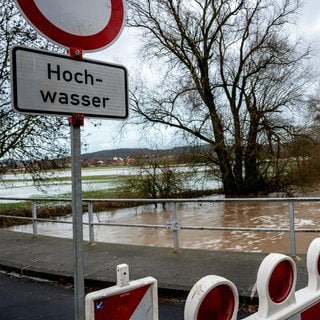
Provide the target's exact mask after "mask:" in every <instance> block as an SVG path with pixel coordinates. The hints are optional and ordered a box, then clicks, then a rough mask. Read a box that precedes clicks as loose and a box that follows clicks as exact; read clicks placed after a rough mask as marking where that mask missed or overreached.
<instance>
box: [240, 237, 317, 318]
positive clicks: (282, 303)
mask: <svg viewBox="0 0 320 320" xmlns="http://www.w3.org/2000/svg"><path fill="white" fill-rule="evenodd" d="M307 270H308V286H307V287H305V288H303V289H301V290H299V291H297V292H295V284H296V277H297V271H296V265H295V263H294V261H293V260H292V259H291V258H290V257H287V256H285V255H281V254H275V253H273V254H270V255H268V256H267V257H266V258H265V259H264V260H263V262H262V263H261V265H260V268H259V271H258V277H257V289H258V295H259V308H258V312H257V313H255V314H253V315H251V316H249V317H247V318H246V319H250V320H262V319H269V320H317V319H320V238H317V239H315V240H313V241H312V243H311V244H310V246H309V249H308V253H307Z"/></svg>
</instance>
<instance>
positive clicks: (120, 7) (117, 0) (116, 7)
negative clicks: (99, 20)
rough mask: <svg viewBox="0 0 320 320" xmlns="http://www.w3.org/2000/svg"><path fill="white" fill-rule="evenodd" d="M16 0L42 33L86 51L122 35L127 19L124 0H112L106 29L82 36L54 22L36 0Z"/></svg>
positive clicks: (99, 47) (103, 46)
mask: <svg viewBox="0 0 320 320" xmlns="http://www.w3.org/2000/svg"><path fill="white" fill-rule="evenodd" d="M16 2H17V4H18V6H19V7H20V9H21V11H22V12H23V14H24V15H25V17H26V18H27V19H28V20H29V21H30V23H31V24H32V25H33V26H34V27H35V28H36V29H38V31H39V32H40V33H42V34H44V35H45V36H46V37H48V38H49V39H50V40H52V41H54V42H56V43H58V44H61V45H62V46H64V47H68V48H72V47H76V48H80V49H82V50H85V51H94V50H97V49H102V48H105V47H107V46H108V45H110V44H111V43H112V42H113V41H114V40H115V39H116V38H117V37H118V36H119V35H120V33H121V31H122V28H123V25H124V20H125V10H124V3H123V0H111V7H112V10H111V16H110V20H109V22H108V24H107V25H106V26H105V27H104V29H102V30H101V31H100V32H98V33H96V34H93V35H88V36H81V35H75V34H72V33H69V32H66V31H64V30H62V29H60V28H58V27H57V26H55V25H54V24H52V23H51V22H50V21H49V20H48V19H47V18H46V17H45V16H44V15H43V14H42V12H41V11H40V10H39V9H38V7H37V6H36V4H35V2H34V0H16Z"/></svg>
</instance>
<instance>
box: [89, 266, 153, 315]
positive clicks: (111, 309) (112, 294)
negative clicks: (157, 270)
mask: <svg viewBox="0 0 320 320" xmlns="http://www.w3.org/2000/svg"><path fill="white" fill-rule="evenodd" d="M85 308H86V320H103V319H121V320H129V319H130V320H158V319H159V315H158V293H157V280H156V279H154V278H152V277H146V278H143V279H139V280H134V281H129V267H128V265H126V264H121V265H118V266H117V284H116V286H113V287H110V288H106V289H102V290H99V291H95V292H91V293H89V294H87V296H86V298H85Z"/></svg>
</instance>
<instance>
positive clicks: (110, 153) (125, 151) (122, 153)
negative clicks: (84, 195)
mask: <svg viewBox="0 0 320 320" xmlns="http://www.w3.org/2000/svg"><path fill="white" fill-rule="evenodd" d="M209 149H210V146H208V145H203V146H199V147H190V146H185V147H175V148H171V149H161V150H156V152H157V153H162V154H163V155H182V154H191V153H194V152H195V150H197V152H199V153H204V152H208V151H209ZM154 153H155V150H153V149H148V148H120V149H112V150H101V151H96V152H90V153H85V154H83V155H82V156H81V157H82V160H84V161H87V160H92V159H113V158H114V157H117V158H127V157H129V158H134V157H136V156H137V155H140V156H141V155H151V154H154Z"/></svg>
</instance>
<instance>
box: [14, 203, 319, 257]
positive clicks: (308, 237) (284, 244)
mask: <svg viewBox="0 0 320 320" xmlns="http://www.w3.org/2000/svg"><path fill="white" fill-rule="evenodd" d="M172 211H173V206H172V204H167V206H166V208H165V209H163V208H162V206H161V205H159V206H158V207H155V206H154V205H146V206H139V207H136V208H128V209H120V210H113V211H108V212H101V213H95V214H94V222H100V223H121V224H149V225H161V226H165V225H166V223H167V221H168V220H170V219H171V215H172ZM176 212H177V218H178V219H179V220H180V224H181V226H182V227H188V226H190V227H199V228H201V227H231V228H270V229H279V228H289V218H288V217H289V210H288V204H287V203H286V202H284V203H281V202H268V203H266V202H239V203H234V202H232V203H230V202H225V203H223V202H219V203H208V202H206V203H192V202H190V203H179V204H177V207H176ZM294 212H295V227H296V229H297V230H298V229H301V228H302V229H313V230H314V229H319V226H320V202H302V203H301V202H295V204H294ZM64 220H69V221H70V220H71V217H67V218H65V219H64ZM84 221H85V222H86V221H88V217H87V214H86V215H85V216H84ZM11 230H15V231H22V232H30V233H31V232H32V226H31V225H26V226H16V227H13V228H11ZM38 233H39V234H42V235H49V236H58V237H70V238H71V237H72V225H70V224H57V223H39V224H38ZM94 234H95V241H97V242H110V243H123V244H135V245H148V246H163V247H173V233H172V231H171V230H167V229H164V228H141V227H136V228H132V227H120V226H95V232H94ZM318 236H319V234H318V233H313V232H307V233H305V232H304V233H300V232H297V233H296V248H297V253H298V254H299V253H300V254H301V253H306V251H307V249H308V246H309V244H310V242H311V241H312V240H313V239H314V238H316V237H318ZM84 237H85V240H88V239H89V234H88V227H87V226H85V227H84ZM179 246H180V248H193V249H207V250H230V251H247V252H279V253H285V254H288V253H290V238H289V233H288V232H259V231H232V230H231V231H229V230H228V231H214V230H209V231H208V230H185V229H182V230H180V231H179Z"/></svg>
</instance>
